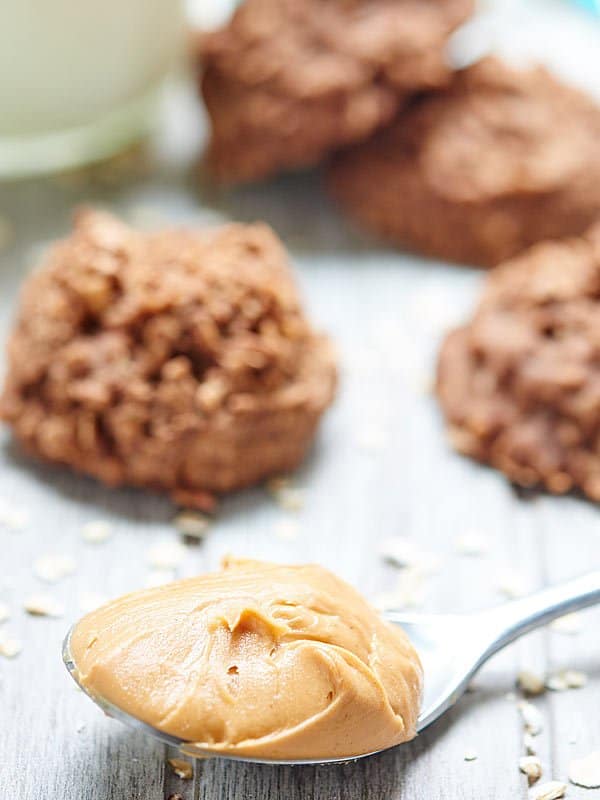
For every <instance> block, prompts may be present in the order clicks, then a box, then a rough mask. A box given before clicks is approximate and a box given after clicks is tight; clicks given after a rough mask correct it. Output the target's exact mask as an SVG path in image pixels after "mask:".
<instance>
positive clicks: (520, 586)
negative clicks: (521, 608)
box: [496, 569, 527, 599]
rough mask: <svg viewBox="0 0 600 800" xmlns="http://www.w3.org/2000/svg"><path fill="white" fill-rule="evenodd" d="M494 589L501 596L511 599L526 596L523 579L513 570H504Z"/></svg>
mask: <svg viewBox="0 0 600 800" xmlns="http://www.w3.org/2000/svg"><path fill="white" fill-rule="evenodd" d="M496 587H497V589H498V591H499V592H501V593H502V594H503V595H505V596H506V597H509V598H513V599H514V598H517V597H523V595H525V594H527V586H526V583H525V579H524V578H523V576H522V575H521V574H519V573H518V572H517V571H516V570H513V569H505V570H503V571H502V572H501V573H500V575H499V576H498V580H497V583H496Z"/></svg>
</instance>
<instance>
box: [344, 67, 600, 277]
mask: <svg viewBox="0 0 600 800" xmlns="http://www.w3.org/2000/svg"><path fill="white" fill-rule="evenodd" d="M330 183H331V187H332V191H333V193H334V195H335V196H336V197H337V198H338V199H339V201H340V203H341V205H342V206H343V207H346V208H347V209H348V211H349V212H350V214H351V215H353V216H354V217H355V218H356V219H357V220H358V221H359V222H361V223H363V224H364V226H365V228H367V229H371V230H373V231H374V232H376V233H378V234H380V235H382V236H383V237H385V238H387V239H389V240H390V241H392V242H395V243H397V244H399V245H401V246H407V247H409V248H411V249H414V250H415V251H417V252H422V253H425V254H427V255H432V256H436V257H439V258H442V259H446V260H449V261H458V262H463V263H468V264H476V265H481V266H491V265H494V264H497V263H499V262H500V261H503V260H505V259H507V258H510V257H512V256H514V255H516V254H517V253H519V252H521V251H522V250H524V249H525V248H526V247H529V246H530V245H532V244H535V242H538V241H543V240H544V239H552V238H561V237H563V236H574V235H579V234H582V233H584V232H585V230H586V229H587V228H588V227H589V226H590V225H591V224H592V223H593V222H594V220H595V219H596V217H597V216H598V215H599V214H600V108H599V107H598V106H597V105H595V104H594V102H593V101H592V100H591V99H590V98H588V97H587V96H585V95H584V94H582V93H581V92H578V91H576V90H575V89H572V88H569V87H567V86H565V85H564V84H562V83H560V82H559V81H558V80H557V79H556V78H555V77H553V76H552V75H551V74H550V73H549V72H548V71H547V70H545V69H544V68H541V67H534V68H531V69H525V70H521V69H513V68H511V67H509V66H507V65H506V64H504V63H503V62H501V61H499V60H498V59H496V58H492V57H489V58H486V59H484V60H482V61H480V62H478V63H477V64H475V65H473V66H471V67H468V68H467V69H464V70H461V71H459V72H457V73H456V75H455V78H454V80H453V83H452V85H451V86H450V87H449V88H447V89H445V90H442V91H439V92H434V93H431V94H429V95H425V96H422V97H421V98H419V99H417V100H415V101H414V103H413V104H412V105H411V107H410V108H409V109H408V110H407V111H406V112H404V113H403V114H400V116H399V118H398V120H397V121H396V122H395V123H394V125H393V126H392V127H391V128H389V129H388V130H386V131H384V132H382V133H381V134H379V135H378V136H376V137H375V138H374V139H372V140H371V141H369V142H368V143H366V144H364V145H359V146H357V147H354V148H351V149H349V150H347V151H346V152H344V153H342V154H340V156H339V157H338V158H337V159H336V160H335V161H334V163H333V165H332V168H331V173H330Z"/></svg>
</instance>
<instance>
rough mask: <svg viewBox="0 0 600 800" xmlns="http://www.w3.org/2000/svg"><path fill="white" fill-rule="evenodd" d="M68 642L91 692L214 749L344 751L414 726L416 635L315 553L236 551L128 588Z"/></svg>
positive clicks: (374, 744)
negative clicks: (203, 568)
mask: <svg viewBox="0 0 600 800" xmlns="http://www.w3.org/2000/svg"><path fill="white" fill-rule="evenodd" d="M71 654H72V657H73V660H74V662H75V664H76V665H77V669H78V673H79V676H78V677H79V681H80V683H81V685H82V686H83V687H84V688H85V689H86V691H87V692H89V694H91V695H92V696H96V697H101V698H104V699H105V700H107V701H109V702H110V703H112V704H113V705H115V706H117V707H119V708H121V709H122V710H123V711H126V712H127V713H129V714H131V715H133V716H134V717H136V718H138V719H140V720H143V721H144V722H147V723H149V724H150V725H152V726H154V727H155V728H157V729H159V730H161V731H164V732H165V733H169V734H172V735H175V736H179V737H181V738H184V739H186V740H189V741H191V742H194V743H196V744H197V745H198V746H200V747H202V748H205V749H206V750H209V751H212V752H214V753H215V755H219V754H220V755H237V756H245V757H249V758H265V759H290V760H293V759H310V758H315V759H320V758H324V759H325V758H344V757H352V756H357V755H360V754H364V753H369V752H372V751H375V750H380V749H382V748H386V747H391V746H392V745H396V744H399V743H400V742H404V741H407V740H408V739H411V738H412V737H413V736H414V735H415V733H416V721H417V716H418V711H419V701H420V695H421V687H422V670H421V665H420V662H419V658H418V656H417V654H416V652H415V651H414V649H413V648H412V646H411V644H410V642H409V641H408V639H407V637H406V636H405V634H404V633H403V632H402V631H401V630H399V629H398V628H397V627H395V626H392V625H390V624H389V623H387V622H385V621H384V620H383V619H381V618H380V617H379V615H378V614H377V612H376V611H375V610H374V609H373V608H371V606H369V604H368V603H367V602H366V601H365V600H364V599H363V598H362V596H361V595H360V594H359V593H358V592H357V591H355V590H354V589H353V588H352V587H350V586H349V585H348V584H346V583H345V582H344V581H342V580H340V579H339V578H337V577H336V576H335V575H333V574H332V573H330V572H328V571H327V570H326V569H323V568H322V567H319V566H315V565H307V566H281V565H275V564H269V563H263V562H259V561H245V560H244V561H237V560H230V561H227V562H226V563H225V564H224V566H223V569H222V570H221V571H220V572H216V573H213V574H208V575H201V576H199V577H196V578H191V579H187V580H182V581H178V582H176V583H172V584H168V585H166V586H161V587H158V588H153V589H149V590H144V591H139V592H134V593H132V594H129V595H125V596H124V597H121V598H119V599H117V600H114V601H113V602H111V603H108V604H107V605H105V606H103V607H102V608H100V609H98V610H96V611H94V612H92V613H91V614H88V615H87V616H86V617H84V618H83V619H82V620H81V621H80V622H79V623H78V624H77V626H76V627H75V629H74V631H73V634H72V637H71Z"/></svg>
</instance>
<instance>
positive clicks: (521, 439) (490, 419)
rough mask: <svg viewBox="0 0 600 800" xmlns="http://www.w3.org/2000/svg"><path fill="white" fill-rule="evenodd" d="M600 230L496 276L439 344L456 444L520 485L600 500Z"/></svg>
mask: <svg viewBox="0 0 600 800" xmlns="http://www.w3.org/2000/svg"><path fill="white" fill-rule="evenodd" d="M599 357H600V224H599V225H597V226H595V227H594V228H593V229H591V230H590V232H589V233H587V234H586V235H585V236H583V237H579V238H571V239H565V240H561V241H554V242H544V243H540V244H537V245H535V246H534V247H533V248H531V249H530V250H528V251H526V252H525V253H523V254H521V255H520V256H518V257H517V258H515V259H512V260H510V261H507V262H506V263H505V264H502V265H501V266H499V267H497V268H496V269H495V270H493V271H492V272H491V273H490V275H489V277H488V280H487V283H486V286H485V289H484V292H483V296H482V298H481V301H480V303H479V305H478V307H477V310H476V311H475V314H474V316H473V318H472V320H471V321H470V322H469V323H468V324H466V325H465V326H463V327H461V328H458V329H457V330H454V331H452V332H451V333H450V335H449V336H448V337H447V339H446V340H445V342H444V343H443V346H442V348H441V352H440V356H439V362H438V375H437V395H438V398H439V401H440V404H441V407H442V410H443V412H444V414H445V417H446V420H447V423H448V426H449V435H450V440H451V442H452V443H453V445H454V446H455V447H456V448H457V449H458V450H459V451H460V452H462V453H464V454H466V455H469V456H472V457H473V458H476V459H478V460H479V461H483V462H485V463H488V464H491V465H492V466H494V467H496V468H497V469H499V470H502V472H504V473H505V475H506V476H507V477H508V478H509V479H510V480H511V481H513V482H514V483H516V484H519V485H521V486H525V487H533V486H541V487H544V488H545V489H547V490H549V491H550V492H555V493H557V494H562V493H563V492H567V491H569V490H570V489H577V490H580V491H581V492H583V493H584V494H586V495H587V496H588V497H590V498H591V499H592V500H596V501H600V358H599Z"/></svg>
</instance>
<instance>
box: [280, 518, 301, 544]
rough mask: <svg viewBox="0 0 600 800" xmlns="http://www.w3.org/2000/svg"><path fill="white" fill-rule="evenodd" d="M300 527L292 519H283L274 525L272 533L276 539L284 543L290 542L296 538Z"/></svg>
mask: <svg viewBox="0 0 600 800" xmlns="http://www.w3.org/2000/svg"><path fill="white" fill-rule="evenodd" d="M299 532H300V526H299V525H298V523H297V522H295V521H294V520H293V519H283V520H280V521H279V522H277V523H275V525H274V526H273V533H274V534H275V536H277V538H278V539H283V540H284V541H286V542H291V541H293V540H294V539H297V538H298V534H299Z"/></svg>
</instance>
